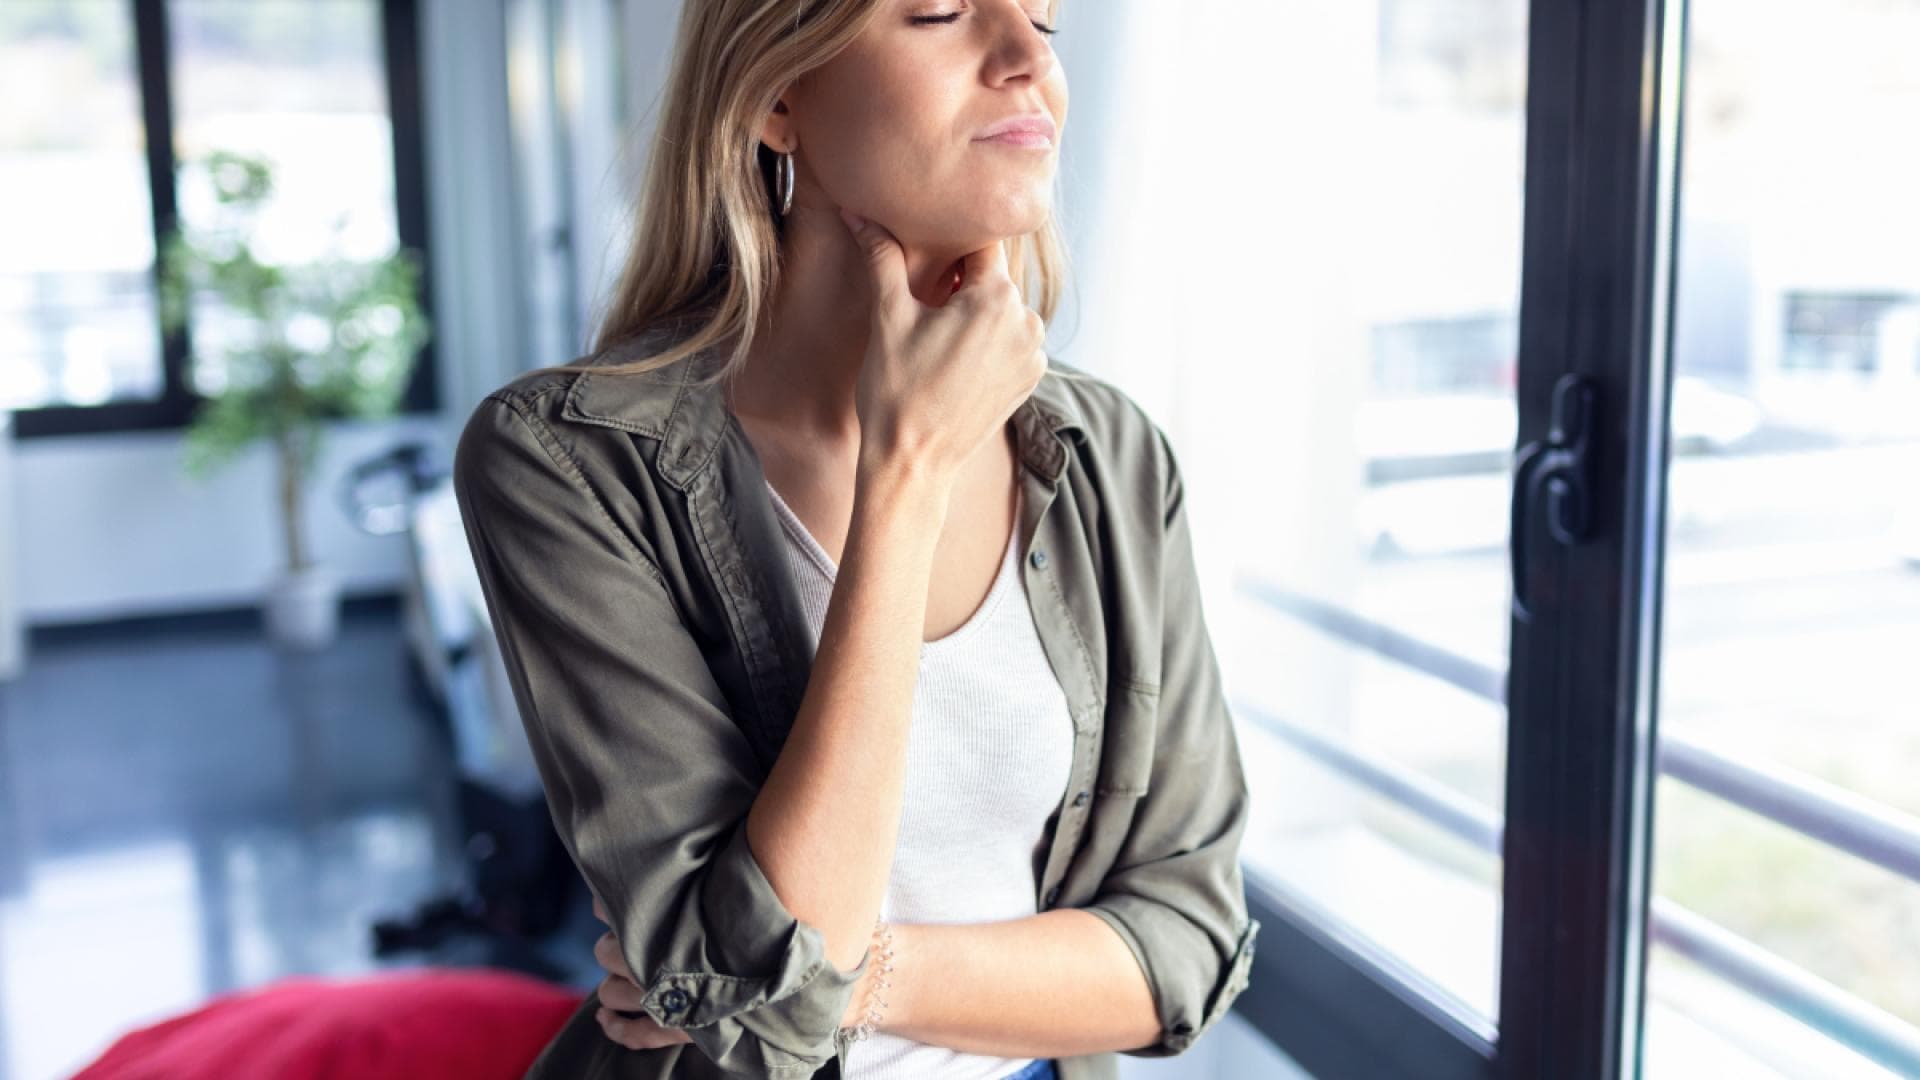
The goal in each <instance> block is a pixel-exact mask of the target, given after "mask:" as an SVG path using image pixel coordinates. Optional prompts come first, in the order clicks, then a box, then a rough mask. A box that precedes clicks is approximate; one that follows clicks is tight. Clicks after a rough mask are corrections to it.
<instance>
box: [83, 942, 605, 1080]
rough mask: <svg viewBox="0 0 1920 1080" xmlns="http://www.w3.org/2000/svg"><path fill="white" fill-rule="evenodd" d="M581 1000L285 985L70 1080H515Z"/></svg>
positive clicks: (127, 1042)
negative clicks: (259, 1079) (439, 1079)
mask: <svg viewBox="0 0 1920 1080" xmlns="http://www.w3.org/2000/svg"><path fill="white" fill-rule="evenodd" d="M585 996H586V995H585V994H583V993H581V992H578V991H575V990H572V989H569V988H566V987H562V986H557V985H555V984H552V983H548V982H543V981H541V980H538V979H533V978H530V977H528V976H524V975H517V974H514V973H512V972H506V971H493V970H486V969H466V968H428V969H412V970H405V971H397V972H392V973H383V974H380V975H375V976H368V977H365V978H359V979H322V978H313V977H298V978H289V979H282V980H280V981H278V982H274V983H270V984H268V985H266V986H264V987H260V988H258V989H255V990H246V991H240V992H238V993H233V994H225V995H222V996H220V997H216V998H214V999H212V1000H211V1001H209V1002H208V1003H207V1004H205V1005H203V1006H201V1007H200V1008H198V1009H195V1010H194V1011H192V1012H189V1013H186V1014H183V1015H181V1016H176V1017H174V1018H172V1019H170V1020H164V1021H161V1022H160V1023H157V1024H154V1025H152V1026H150V1027H144V1028H140V1029H139V1030H136V1031H132V1032H129V1033H128V1034H126V1035H123V1036H121V1037H120V1039H119V1040H117V1041H116V1042H115V1043H114V1044H113V1045H112V1046H111V1047H109V1048H108V1049H107V1051H106V1053H104V1054H102V1055H101V1056H100V1058H99V1059H98V1060H96V1061H95V1062H94V1063H93V1064H91V1065H89V1066H87V1067H86V1068H85V1069H83V1070H81V1071H80V1072H79V1073H78V1074H76V1075H75V1077H74V1080H201V1078H206V1080H215V1078H218V1080H231V1078H233V1077H263V1078H264V1077H271V1078H273V1080H349V1078H351V1080H388V1078H392V1080H402V1078H405V1080H430V1078H435V1077H447V1078H448V1080H454V1078H458V1080H491V1078H494V1077H498V1078H499V1080H520V1077H522V1076H524V1075H525V1074H526V1071H527V1067H528V1066H529V1065H532V1064H533V1059H534V1058H535V1057H537V1056H539V1053H540V1051H541V1050H542V1049H543V1048H544V1047H545V1046H546V1045H547V1043H548V1042H549V1041H551V1040H552V1038H553V1037H554V1036H555V1035H556V1034H558V1033H559V1031H560V1026H561V1024H563V1023H564V1022H565V1021H566V1019H567V1017H568V1016H570V1015H572V1013H573V1011H574V1009H576V1008H577V1007H579V1005H580V1002H581V1000H582V999H583V998H584V997H585Z"/></svg>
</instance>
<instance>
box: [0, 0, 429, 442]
mask: <svg viewBox="0 0 1920 1080" xmlns="http://www.w3.org/2000/svg"><path fill="white" fill-rule="evenodd" d="M376 2H377V3H378V4H379V8H380V31H381V55H382V59H383V61H384V68H385V70H384V75H385V80H386V88H387V109H388V115H389V117H390V118H391V120H392V125H393V183H394V200H395V207H394V211H395V216H394V222H395V227H396V230H397V232H398V234H399V242H400V245H401V246H402V247H408V248H415V249H417V250H419V251H420V252H421V253H422V254H423V255H426V256H427V258H426V259H425V265H424V266H423V268H422V272H421V275H420V282H419V289H420V295H419V302H420V304H421V307H422V309H423V310H424V311H426V313H427V316H428V318H429V320H432V321H435V322H437V319H435V315H436V313H435V312H434V310H433V307H432V298H433V289H432V273H433V271H432V261H433V260H432V257H431V250H432V249H431V247H430V246H429V243H428V236H427V193H426V149H425V141H424V133H423V131H422V127H421V112H422V102H421V91H420V86H421V72H420V42H419V11H418V0H376ZM127 3H128V5H129V8H130V11H131V15H132V18H133V30H134V54H135V73H136V75H137V77H138V83H139V91H140V111H141V122H142V125H143V127H144V129H145V131H146V150H147V186H148V191H149V192H150V194H151V220H152V227H153V235H154V239H155V244H154V250H155V251H159V250H161V242H162V240H161V238H163V237H166V236H169V235H172V234H174V233H176V232H178V231H179V227H180V217H179V205H178V202H177V200H176V196H175V183H174V180H175V169H176V168H177V167H178V159H177V158H176V157H175V155H174V145H173V79H172V73H173V50H172V46H171V39H170V36H169V33H168V18H167V15H168V12H167V7H168V3H169V0H127ZM150 275H151V280H152V281H153V282H154V287H155V289H156V290H157V289H158V284H159V267H158V265H157V260H156V265H155V266H154V267H153V268H152V269H151V270H150ZM156 295H157V292H156ZM153 332H154V334H155V335H156V336H158V337H159V339H160V365H161V372H162V384H161V391H160V396H159V397H157V398H155V399H153V400H151V401H111V402H107V403H104V404H101V405H68V404H54V405H39V406H33V407H30V408H25V409H18V410H15V411H14V412H13V427H14V435H15V437H16V438H17V439H20V440H26V439H34V438H45V437H52V436H61V435H99V434H106V433H111V432H121V431H178V430H181V429H184V428H185V427H187V425H188V424H190V423H191V422H192V420H193V416H194V413H195V412H196V411H197V410H198V409H199V406H200V405H201V403H202V402H203V401H204V400H205V399H204V398H203V397H201V396H200V395H198V394H196V393H194V392H193V390H192V388H191V387H190V385H189V384H188V379H187V371H188V362H189V353H188V340H187V334H186V332H185V331H184V330H182V331H179V332H174V333H167V332H166V331H164V330H163V329H162V328H161V326H160V321H159V317H158V314H157V310H156V315H155V317H154V325H153ZM438 371H439V363H438V359H437V355H436V350H435V347H434V339H433V338H432V337H429V338H428V340H427V342H426V344H425V345H424V346H422V347H421V349H420V352H419V354H418V358H417V362H416V363H415V365H414V370H413V375H412V377H411V379H410V381H409V382H408V384H407V389H406V392H405V394H404V395H403V396H402V398H401V403H400V408H399V415H419V414H430V413H435V412H438V411H439V408H440V392H439V378H438Z"/></svg>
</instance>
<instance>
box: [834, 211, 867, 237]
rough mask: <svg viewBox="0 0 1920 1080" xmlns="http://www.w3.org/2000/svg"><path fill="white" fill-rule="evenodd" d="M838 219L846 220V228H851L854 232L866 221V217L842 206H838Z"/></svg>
mask: <svg viewBox="0 0 1920 1080" xmlns="http://www.w3.org/2000/svg"><path fill="white" fill-rule="evenodd" d="M840 220H841V221H844V222H846V223H847V228H849V229H852V230H853V231H854V232H859V231H860V229H861V227H862V226H864V225H866V223H867V219H866V218H863V217H861V216H860V215H859V214H856V213H854V212H853V211H851V210H848V209H847V208H846V207H844V206H843V207H841V208H840Z"/></svg>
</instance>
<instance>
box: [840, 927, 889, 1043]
mask: <svg viewBox="0 0 1920 1080" xmlns="http://www.w3.org/2000/svg"><path fill="white" fill-rule="evenodd" d="M873 933H874V937H875V939H876V940H877V941H878V942H879V946H878V948H879V955H878V957H877V958H876V959H875V961H874V962H875V964H876V965H877V966H878V967H879V969H880V970H879V971H878V972H877V973H876V975H875V978H874V986H873V994H872V997H871V1000H869V1001H868V1003H867V1015H866V1016H865V1018H863V1019H862V1020H861V1021H860V1023H859V1024H858V1025H856V1026H854V1027H850V1028H841V1029H840V1034H841V1035H842V1037H843V1039H844V1041H845V1042H846V1043H847V1044H848V1045H851V1044H853V1043H857V1042H859V1041H860V1040H861V1039H864V1038H866V1037H868V1036H869V1035H872V1034H873V1033H874V1032H875V1031H876V1030H878V1029H879V1026H880V1012H881V1010H883V1009H885V1008H886V1005H887V999H886V998H884V997H882V996H881V995H880V991H882V990H885V989H886V988H887V987H889V986H891V985H893V983H892V980H890V979H888V978H887V976H888V975H891V974H892V973H893V927H891V926H888V925H887V923H886V921H885V920H883V919H875V920H874V922H873Z"/></svg>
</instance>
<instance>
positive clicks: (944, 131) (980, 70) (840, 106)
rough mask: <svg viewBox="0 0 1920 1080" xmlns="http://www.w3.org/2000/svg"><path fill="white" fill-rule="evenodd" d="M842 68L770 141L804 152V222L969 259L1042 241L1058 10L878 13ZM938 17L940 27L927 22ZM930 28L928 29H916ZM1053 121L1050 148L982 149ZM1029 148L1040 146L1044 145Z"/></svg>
mask: <svg viewBox="0 0 1920 1080" xmlns="http://www.w3.org/2000/svg"><path fill="white" fill-rule="evenodd" d="M879 8H880V10H879V12H878V14H877V15H876V16H875V17H874V19H873V21H872V22H871V23H870V24H869V25H868V26H867V28H866V29H865V30H864V31H863V32H862V33H861V35H860V36H859V37H858V38H857V39H855V40H854V42H853V44H851V45H849V46H848V47H847V48H846V50H845V51H843V52H842V53H840V55H838V56H836V57H835V58H834V59H833V60H832V62H830V63H828V64H826V65H824V66H822V67H820V68H817V69H815V70H813V71H810V72H808V73H807V74H806V75H805V76H803V77H802V78H800V79H799V80H798V81H797V82H796V83H795V84H794V85H793V86H792V87H789V88H788V91H787V93H786V94H785V95H783V97H782V99H781V101H782V103H783V104H784V106H785V110H786V111H785V112H784V114H783V113H780V112H776V113H775V115H774V116H772V117H770V118H769V120H768V125H767V129H766V141H767V143H768V144H769V145H771V146H773V147H774V148H775V149H786V148H789V147H791V148H794V151H795V157H794V165H795V168H796V173H797V177H796V182H797V187H796V190H795V192H794V203H795V209H796V210H797V209H799V208H800V207H801V206H802V205H804V206H806V207H809V208H819V209H824V210H827V211H829V212H832V211H834V210H836V209H837V208H839V207H845V208H847V209H849V210H851V211H853V212H854V213H857V214H860V215H862V216H864V217H868V218H871V219H872V220H874V221H878V222H879V223H881V224H882V225H885V226H886V227H887V228H888V229H890V230H892V232H893V234H894V236H895V237H897V238H898V239H899V240H900V241H901V243H902V244H904V245H906V246H907V247H908V248H910V249H918V250H920V251H922V252H927V253H945V254H952V255H954V256H956V257H957V256H958V255H961V254H964V253H966V252H969V251H974V250H977V249H979V248H981V247H985V246H986V245H987V244H988V243H991V242H992V241H994V240H998V239H1003V238H1006V237H1010V236H1018V235H1022V234H1025V233H1029V232H1032V231H1033V230H1035V229H1038V228H1039V227H1040V226H1041V225H1042V224H1043V223H1044V222H1045V220H1046V216H1047V213H1048V211H1049V210H1050V209H1051V208H1052V198H1053V190H1052V184H1053V177H1054V171H1055V169H1056V168H1057V167H1058V164H1059V149H1058V148H1059V140H1060V136H1059V133H1060V132H1061V131H1064V130H1065V128H1066V120H1067V78H1066V74H1065V73H1064V72H1063V71H1062V70H1061V67H1060V64H1059V63H1058V61H1057V59H1056V58H1055V56H1054V53H1053V46H1052V44H1051V43H1050V42H1049V41H1048V35H1046V34H1044V33H1042V32H1041V31H1040V30H1039V29H1037V28H1036V24H1037V25H1038V26H1046V25H1048V21H1047V20H1048V11H1047V8H1048V4H1047V2H1046V0H879ZM929 18H940V21H938V22H928V21H926V20H927V19H929ZM916 20H918V21H916ZM1024 114H1037V115H1040V116H1042V117H1046V118H1050V119H1051V121H1052V123H1053V126H1054V128H1055V132H1054V134H1053V136H1052V138H1051V139H1050V140H1047V141H1045V142H1044V143H1043V144H1042V145H1040V146H1033V145H1023V144H1022V142H1021V141H1020V140H1017V139H1016V140H1005V139H1002V140H991V139H983V138H981V135H982V134H983V132H984V130H985V129H986V128H987V127H989V125H992V124H995V123H996V122H999V121H1002V120H1006V119H1008V118H1009V117H1016V116H1021V115H1024ZM1027 141H1028V142H1037V141H1039V140H1036V139H1034V138H1033V137H1032V136H1028V137H1027Z"/></svg>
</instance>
